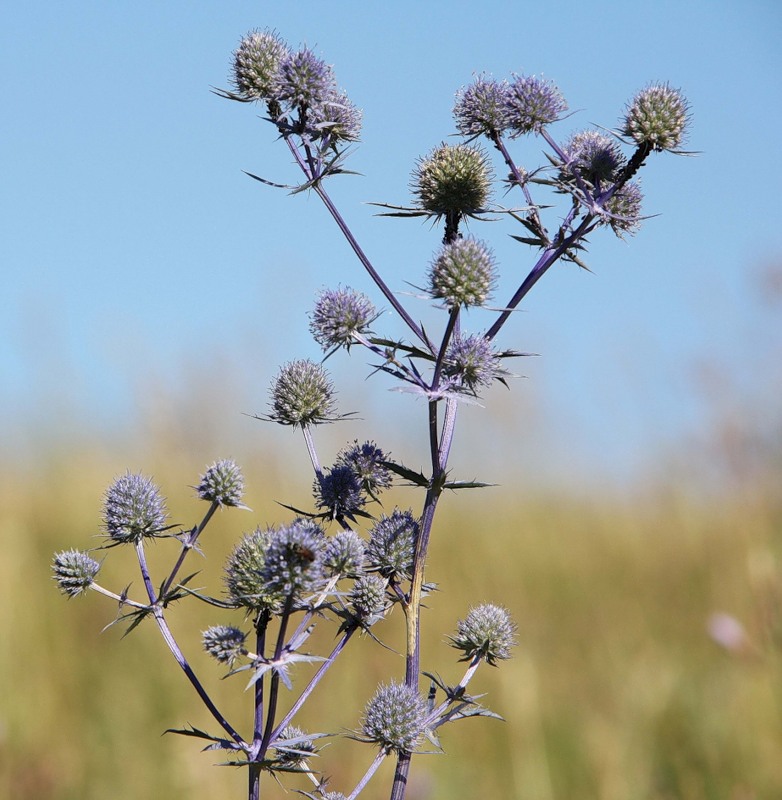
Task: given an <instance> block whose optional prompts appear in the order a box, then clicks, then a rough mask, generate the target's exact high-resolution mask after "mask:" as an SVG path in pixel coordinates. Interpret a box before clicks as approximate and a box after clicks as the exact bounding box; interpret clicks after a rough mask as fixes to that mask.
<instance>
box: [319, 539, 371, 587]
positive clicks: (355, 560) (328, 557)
mask: <svg viewBox="0 0 782 800" xmlns="http://www.w3.org/2000/svg"><path fill="white" fill-rule="evenodd" d="M364 548H365V545H364V540H363V539H362V538H361V537H360V536H359V535H358V534H357V533H356V532H355V531H352V530H346V531H339V532H338V533H336V534H334V536H332V537H331V538H330V539H328V541H327V542H326V548H325V550H324V553H323V566H324V567H325V568H326V570H327V571H328V572H329V573H330V574H331V575H339V576H340V577H354V576H356V575H358V574H359V573H360V572H361V570H362V569H363V566H364Z"/></svg>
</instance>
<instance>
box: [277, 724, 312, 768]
mask: <svg viewBox="0 0 782 800" xmlns="http://www.w3.org/2000/svg"><path fill="white" fill-rule="evenodd" d="M274 749H275V750H276V752H277V761H278V762H279V763H280V764H281V765H283V766H285V767H288V768H291V767H293V768H296V767H303V766H304V765H305V762H306V761H307V759H308V758H309V757H310V756H314V755H315V753H316V752H317V748H316V747H315V743H314V742H313V741H312V737H311V736H307V734H306V733H304V731H303V730H302V729H301V728H299V727H297V726H296V725H287V726H286V727H285V728H283V729H282V731H281V732H280V737H279V739H277V741H276V742H275V743H274Z"/></svg>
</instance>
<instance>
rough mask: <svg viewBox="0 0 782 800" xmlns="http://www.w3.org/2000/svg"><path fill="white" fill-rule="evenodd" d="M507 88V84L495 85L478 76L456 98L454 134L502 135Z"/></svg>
mask: <svg viewBox="0 0 782 800" xmlns="http://www.w3.org/2000/svg"><path fill="white" fill-rule="evenodd" d="M509 103H510V86H509V85H508V82H507V81H495V80H493V79H491V78H485V77H483V76H478V77H476V78H475V80H474V81H473V82H472V83H471V84H470V85H469V86H464V87H462V88H461V89H460V90H459V91H458V92H457V94H456V104H455V105H454V109H453V115H454V119H455V120H456V130H457V131H459V133H461V134H462V135H464V136H478V135H480V134H484V135H486V136H493V135H495V134H499V133H502V132H503V131H504V130H505V129H506V128H507V127H508V124H509V120H508V111H509Z"/></svg>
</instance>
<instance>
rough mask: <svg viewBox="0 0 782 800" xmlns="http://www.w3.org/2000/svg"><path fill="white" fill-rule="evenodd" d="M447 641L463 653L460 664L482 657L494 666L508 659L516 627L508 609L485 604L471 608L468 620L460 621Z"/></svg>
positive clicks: (514, 639)
mask: <svg viewBox="0 0 782 800" xmlns="http://www.w3.org/2000/svg"><path fill="white" fill-rule="evenodd" d="M449 638H450V642H451V645H452V646H453V647H455V648H456V649H457V650H461V651H462V653H464V657H463V658H462V659H461V660H462V661H471V660H473V659H474V658H482V659H484V660H485V661H486V663H487V664H490V665H492V666H496V663H495V662H496V661H497V660H498V659H502V660H504V659H507V658H510V651H511V648H512V647H515V645H516V625H515V624H514V622H513V620H512V619H511V616H510V614H509V613H508V611H507V609H504V608H502V607H501V606H495V605H492V604H491V603H486V604H484V605H480V606H476V607H475V608H471V609H470V611H469V613H468V614H467V617H466V618H465V619H463V620H459V622H458V624H457V626H456V636H451V637H449Z"/></svg>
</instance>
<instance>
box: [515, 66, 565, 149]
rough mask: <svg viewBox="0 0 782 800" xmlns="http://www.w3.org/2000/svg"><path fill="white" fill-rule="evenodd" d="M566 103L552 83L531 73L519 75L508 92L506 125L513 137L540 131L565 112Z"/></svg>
mask: <svg viewBox="0 0 782 800" xmlns="http://www.w3.org/2000/svg"><path fill="white" fill-rule="evenodd" d="M567 107H568V106H567V102H566V101H565V98H564V97H563V96H562V93H561V92H560V91H559V89H558V88H557V87H556V86H555V85H554V84H553V83H552V82H551V81H544V80H543V79H542V78H536V77H535V76H534V75H519V76H517V77H515V79H514V80H513V82H512V83H511V85H510V91H509V93H508V127H509V128H511V130H512V131H513V136H521V135H523V134H525V133H540V132H541V131H542V130H543V128H545V127H546V125H550V124H551V123H552V122H556V121H557V120H558V119H559V118H560V116H561V115H562V114H563V113H564V112H565V111H567Z"/></svg>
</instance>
